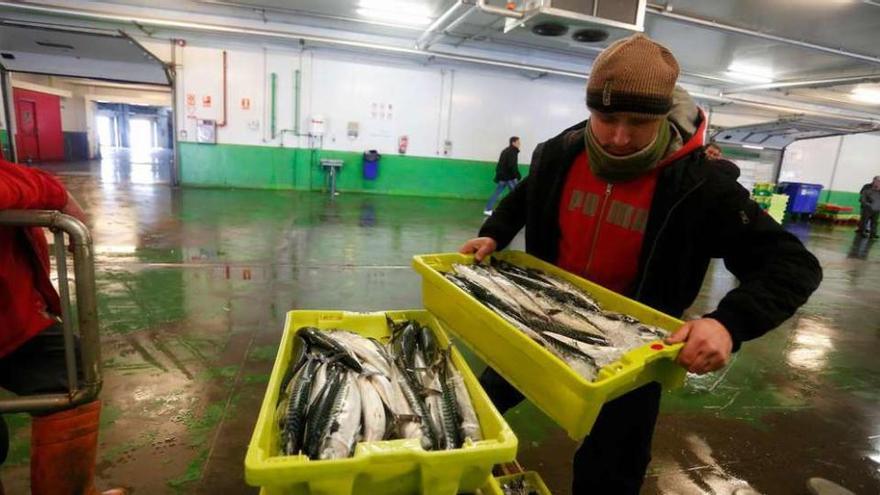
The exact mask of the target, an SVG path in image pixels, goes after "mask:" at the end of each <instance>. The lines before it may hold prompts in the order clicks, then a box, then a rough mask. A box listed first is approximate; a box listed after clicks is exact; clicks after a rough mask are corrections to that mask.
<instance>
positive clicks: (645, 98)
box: [587, 89, 672, 117]
mask: <svg viewBox="0 0 880 495" xmlns="http://www.w3.org/2000/svg"><path fill="white" fill-rule="evenodd" d="M605 93H606V92H605V91H603V90H602V89H595V90H589V91H587V107H589V108H590V109H592V110H597V111H599V112H602V113H634V114H640V115H649V116H650V115H653V116H656V117H662V116H664V115H666V114H668V113H669V111H670V110H672V98H671V97H662V96H652V95H646V94H639V93H625V92H621V91H614V92H612V93H611V95H610V98H604V97H605V96H609V95H606V94H605Z"/></svg>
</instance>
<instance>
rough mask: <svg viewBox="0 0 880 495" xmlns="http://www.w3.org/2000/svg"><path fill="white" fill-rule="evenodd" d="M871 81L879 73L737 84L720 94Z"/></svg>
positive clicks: (875, 78)
mask: <svg viewBox="0 0 880 495" xmlns="http://www.w3.org/2000/svg"><path fill="white" fill-rule="evenodd" d="M872 81H880V73H873V74H862V75H858V76H843V77H829V78H825V79H816V78H812V79H798V80H795V81H778V82H772V83H766V84H751V85H748V86H738V87H733V88H728V89H725V90H722V94H734V93H750V92H752V91H766V90H768V89H789V88H802V87H810V88H820V87H829V86H840V85H843V84H856V83H862V82H872Z"/></svg>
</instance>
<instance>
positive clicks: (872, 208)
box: [856, 175, 880, 239]
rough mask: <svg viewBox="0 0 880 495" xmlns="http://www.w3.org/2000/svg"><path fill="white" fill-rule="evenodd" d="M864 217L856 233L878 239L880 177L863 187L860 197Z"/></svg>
mask: <svg viewBox="0 0 880 495" xmlns="http://www.w3.org/2000/svg"><path fill="white" fill-rule="evenodd" d="M859 204H860V205H861V207H862V212H861V213H862V217H861V219H860V220H859V228H858V229H856V232H857V233H859V234H861V235H862V236H863V237H870V238H872V239H876V238H877V220H878V217H880V175H878V176H876V177H874V181H873V182H871V183H870V184H865V185H864V186H862V191H861V194H860V195H859Z"/></svg>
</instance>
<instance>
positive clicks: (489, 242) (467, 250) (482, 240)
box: [458, 237, 498, 263]
mask: <svg viewBox="0 0 880 495" xmlns="http://www.w3.org/2000/svg"><path fill="white" fill-rule="evenodd" d="M496 247H498V243H497V242H495V239H492V238H491V237H477V238H474V239H471V240H469V241H467V242H465V243H464V245H462V246H461V248H460V249H459V250H458V252H459V253H461V254H473V255H474V259H476V260H477V262H478V263H479V262H481V261H483V258H485V257H486V256H489V255H490V254H492V253H494V252H495V248H496Z"/></svg>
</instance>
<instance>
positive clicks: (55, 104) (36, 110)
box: [12, 88, 64, 162]
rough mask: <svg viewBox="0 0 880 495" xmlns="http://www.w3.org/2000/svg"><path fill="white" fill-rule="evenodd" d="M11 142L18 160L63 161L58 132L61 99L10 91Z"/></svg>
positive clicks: (34, 92)
mask: <svg viewBox="0 0 880 495" xmlns="http://www.w3.org/2000/svg"><path fill="white" fill-rule="evenodd" d="M12 97H13V100H15V121H16V123H17V124H18V125H17V129H16V133H15V143H16V144H17V145H18V149H19V152H18V155H19V156H18V159H19V160H20V161H26V160H27V159H28V158H30V159H31V160H34V161H37V160H39V161H44V162H45V161H54V160H63V159H64V134H63V132H62V130H61V98H60V97H58V96H56V95H50V94H47V93H42V92H39V91H31V90H27V89H22V88H12Z"/></svg>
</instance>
